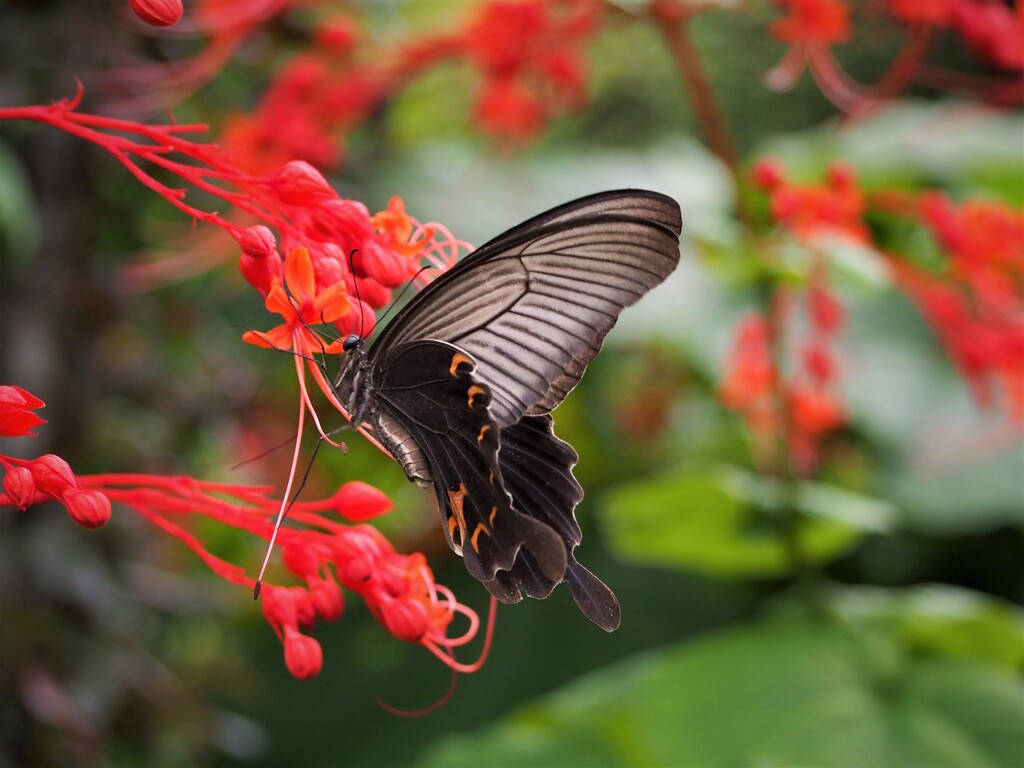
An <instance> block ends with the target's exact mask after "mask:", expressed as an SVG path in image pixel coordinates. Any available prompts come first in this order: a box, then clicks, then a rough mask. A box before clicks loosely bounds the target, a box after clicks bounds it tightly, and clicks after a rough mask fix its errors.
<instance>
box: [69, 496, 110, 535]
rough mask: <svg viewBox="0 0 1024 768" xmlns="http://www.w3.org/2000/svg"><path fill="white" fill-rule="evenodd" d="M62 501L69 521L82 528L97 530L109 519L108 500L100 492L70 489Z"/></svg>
mask: <svg viewBox="0 0 1024 768" xmlns="http://www.w3.org/2000/svg"><path fill="white" fill-rule="evenodd" d="M62 500H63V502H64V508H65V509H67V511H68V514H69V515H71V519H72V520H74V521H75V522H76V523H78V524H79V525H81V526H83V527H84V528H99V527H100V526H101V525H104V524H105V523H106V522H107V521H108V520H109V519H110V499H108V498H107V497H106V495H105V494H103V493H101V492H100V491H96V490H92V489H88V488H87V489H85V490H82V489H80V488H72V489H70V490H68V491H66V492H65V493H64V498H63V499H62Z"/></svg>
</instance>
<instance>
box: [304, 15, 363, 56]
mask: <svg viewBox="0 0 1024 768" xmlns="http://www.w3.org/2000/svg"><path fill="white" fill-rule="evenodd" d="M358 39H359V27H358V26H357V25H356V24H354V23H353V22H352V20H351V19H349V18H347V17H345V16H338V17H335V18H333V19H329V20H328V21H325V22H324V23H323V24H321V25H320V26H319V27H317V30H316V32H315V33H314V36H313V42H314V43H315V44H316V45H317V47H318V48H322V49H323V50H325V51H328V52H330V53H338V54H342V53H348V52H349V51H351V50H352V48H353V47H354V46H355V44H356V41H357V40H358Z"/></svg>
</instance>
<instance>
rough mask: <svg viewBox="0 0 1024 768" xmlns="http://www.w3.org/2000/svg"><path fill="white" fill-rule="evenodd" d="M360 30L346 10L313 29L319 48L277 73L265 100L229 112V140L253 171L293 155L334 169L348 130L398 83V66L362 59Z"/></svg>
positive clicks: (226, 130)
mask: <svg viewBox="0 0 1024 768" xmlns="http://www.w3.org/2000/svg"><path fill="white" fill-rule="evenodd" d="M359 42H360V30H359V28H358V26H357V25H356V24H355V23H354V22H352V21H351V20H349V19H347V18H344V17H336V18H331V19H327V20H326V21H324V22H323V23H321V24H320V25H319V26H318V27H317V28H316V29H315V30H314V32H313V47H312V48H311V49H310V50H308V51H306V52H304V53H302V54H301V55H299V56H296V57H295V58H293V59H291V60H290V61H289V62H288V63H287V64H285V66H284V68H283V69H281V70H280V71H279V72H278V73H277V74H276V75H275V76H274V79H273V81H272V82H271V84H270V86H269V87H268V88H267V90H266V92H265V94H264V96H263V98H262V100H261V101H260V104H259V106H258V107H257V108H256V109H255V110H254V111H252V112H250V113H246V114H235V115H231V116H229V117H228V119H227V121H226V123H225V128H224V141H225V144H226V146H227V148H228V149H229V150H230V151H231V153H232V156H233V157H234V158H235V160H236V162H237V163H238V164H239V165H240V166H241V167H243V168H245V169H246V170H248V171H250V172H252V173H262V172H266V171H268V170H271V169H273V168H277V167H278V166H280V165H281V164H282V163H285V162H288V161H290V160H294V159H300V160H305V161H308V162H310V163H312V164H313V165H316V166H319V167H323V168H331V167H334V166H336V165H338V164H339V163H340V162H341V160H342V159H343V152H344V150H343V142H344V139H345V137H346V136H347V135H348V133H349V132H350V131H351V130H352V129H353V128H355V127H356V126H357V125H359V124H361V123H362V122H363V121H365V120H366V119H367V118H368V117H369V116H370V115H371V114H372V113H373V111H374V110H376V109H378V108H379V107H380V106H381V105H382V104H383V103H384V101H386V100H387V98H388V97H390V96H391V95H392V94H393V93H394V91H395V90H396V89H397V85H398V83H397V78H398V75H399V73H398V72H397V71H395V70H393V69H392V68H389V67H385V66H382V65H380V64H377V63H375V62H364V61H361V60H359V59H357V58H356V55H355V54H356V48H357V46H358V44H359Z"/></svg>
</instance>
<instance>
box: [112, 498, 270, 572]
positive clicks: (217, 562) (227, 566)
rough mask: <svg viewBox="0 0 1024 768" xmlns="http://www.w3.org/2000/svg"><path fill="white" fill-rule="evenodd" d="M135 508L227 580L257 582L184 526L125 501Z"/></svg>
mask: <svg viewBox="0 0 1024 768" xmlns="http://www.w3.org/2000/svg"><path fill="white" fill-rule="evenodd" d="M124 503H126V504H127V505H128V506H129V507H131V508H132V509H133V510H135V513H136V514H138V515H140V516H142V517H144V518H146V519H147V520H149V521H150V522H151V523H153V525H155V526H156V527H157V528H160V529H161V530H163V531H165V532H167V533H169V534H170V535H171V536H173V537H174V538H176V539H178V541H180V542H181V543H182V544H184V545H185V546H186V547H188V548H189V549H191V550H192V551H193V552H194V553H195V554H196V555H197V556H198V557H199V559H200V560H202V561H203V562H204V563H206V566H207V567H208V568H209V569H210V570H211V571H213V572H214V573H216V574H217V575H218V576H220V577H221V578H222V579H225V580H226V581H230V582H231V583H233V584H241V585H244V586H247V587H252V585H253V584H254V583H255V582H253V580H252V579H250V578H249V577H247V576H246V575H245V571H243V570H242V569H241V568H239V567H238V566H237V565H232V564H231V563H229V562H227V561H226V560H221V559H220V558H219V557H216V556H215V555H211V554H210V553H209V552H207V551H206V550H205V549H203V546H202V544H200V543H199V540H198V539H197V538H196V537H195V536H193V535H192V534H191V533H189V532H188V531H186V530H185V529H184V528H181V527H180V526H177V525H175V524H174V523H172V522H170V521H169V520H166V519H165V518H163V517H161V516H160V515H158V514H156V513H154V512H152V511H150V510H149V509H146V508H145V507H144V506H142V505H140V504H132V503H130V502H124Z"/></svg>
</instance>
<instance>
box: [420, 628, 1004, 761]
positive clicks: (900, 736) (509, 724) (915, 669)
mask: <svg viewBox="0 0 1024 768" xmlns="http://www.w3.org/2000/svg"><path fill="white" fill-rule="evenodd" d="M1022 726H1024V686H1022V685H1021V683H1020V681H1019V680H1017V679H1016V678H1015V677H1014V676H1013V675H1011V674H1008V673H1007V672H1006V671H1005V670H1002V669H1000V668H998V667H992V666H988V665H984V664H978V663H968V662H962V661H953V660H948V659H933V658H918V657H915V656H912V655H910V654H907V653H905V652H904V651H903V649H902V648H901V647H900V646H899V645H898V644H897V643H896V642H894V640H893V638H891V637H887V636H885V635H883V634H877V633H872V632H862V631H857V630H842V629H838V628H826V627H802V626H792V625H781V626H763V627H756V628H747V629H743V630H740V631H734V632H729V633H725V634H721V635H717V636H714V637H710V638H708V639H706V640H703V641H699V642H697V643H694V644H688V645H681V646H679V647H676V648H673V649H670V650H667V651H664V652H660V653H657V654H653V655H650V656H647V657H644V658H641V659H634V660H632V661H629V662H626V663H622V664H618V665H616V666H615V667H612V668H608V669H606V670H604V671H603V672H601V673H599V674H595V675H592V676H591V677H588V678H586V679H584V680H581V681H579V682H577V683H575V684H573V685H571V686H569V687H568V688H566V689H563V690H562V691H561V692H559V693H557V694H555V695H552V696H549V697H547V698H545V699H542V700H540V701H538V702H537V703H535V704H534V705H532V706H530V707H526V708H523V709H521V710H519V711H517V712H515V713H514V714H512V715H511V716H509V717H507V718H506V719H505V720H504V721H502V722H500V723H498V724H497V725H495V726H493V727H491V728H489V729H487V730H484V731H482V732H480V733H478V734H475V735H468V736H458V737H449V738H447V739H444V740H443V741H441V742H440V743H439V744H438V745H437V746H436V747H435V748H433V749H432V750H431V751H430V752H429V753H428V754H427V756H426V758H425V759H424V760H423V761H422V762H421V763H420V765H421V766H444V768H458V767H459V766H474V767H475V766H480V765H487V766H494V767H495V768H497V766H505V765H509V766H512V765H515V766H519V765H526V764H532V765H558V766H565V767H566V768H568V767H569V766H577V765H586V766H634V765H645V766H737V765H759V766H782V765H816V766H925V765H927V766H935V767H936V768H938V767H939V766H971V767H972V768H977V767H978V766H1019V765H1021V764H1022V761H1024V740H1022V739H1021V738H1020V735H1021V728H1022Z"/></svg>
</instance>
